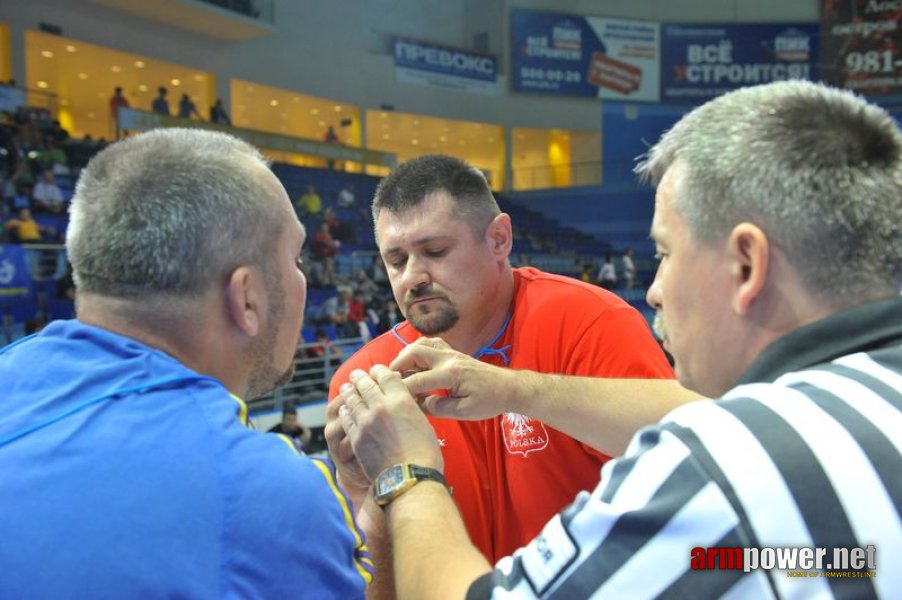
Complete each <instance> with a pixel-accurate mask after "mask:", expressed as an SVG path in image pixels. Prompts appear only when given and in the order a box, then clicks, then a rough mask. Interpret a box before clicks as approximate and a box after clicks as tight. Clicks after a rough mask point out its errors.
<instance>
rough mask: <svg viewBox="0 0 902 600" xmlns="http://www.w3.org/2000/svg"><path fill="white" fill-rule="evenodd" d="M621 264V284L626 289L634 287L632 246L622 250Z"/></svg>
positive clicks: (634, 267)
mask: <svg viewBox="0 0 902 600" xmlns="http://www.w3.org/2000/svg"><path fill="white" fill-rule="evenodd" d="M621 265H622V266H623V284H624V286H625V287H626V289H628V290H631V289H633V288H634V287H636V263H635V262H633V249H632V248H627V249H626V250H625V251H624V252H623V257H622V258H621Z"/></svg>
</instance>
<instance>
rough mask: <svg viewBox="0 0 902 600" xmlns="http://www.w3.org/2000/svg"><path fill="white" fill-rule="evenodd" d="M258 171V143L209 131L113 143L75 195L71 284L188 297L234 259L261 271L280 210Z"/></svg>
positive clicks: (125, 293)
mask: <svg viewBox="0 0 902 600" xmlns="http://www.w3.org/2000/svg"><path fill="white" fill-rule="evenodd" d="M258 167H259V168H258ZM264 169H265V170H268V166H267V163H266V161H265V160H264V159H263V157H262V156H261V155H260V153H259V152H258V151H257V150H256V149H255V148H253V147H252V146H250V145H249V144H247V143H245V142H243V141H241V140H239V139H237V138H235V137H233V136H230V135H226V134H223V133H218V132H213V131H203V130H199V129H178V128H173V129H157V130H154V131H151V132H148V133H143V134H140V135H137V136H135V137H132V138H128V139H125V140H122V141H120V142H117V143H115V144H113V145H111V146H109V147H108V148H106V149H105V150H104V151H103V152H101V153H99V154H98V155H97V156H95V157H94V158H93V159H92V160H91V162H90V163H89V164H88V166H87V167H86V168H85V170H84V171H83V172H82V174H81V177H80V178H79V180H78V184H77V186H76V188H75V195H74V196H73V198H72V206H71V208H70V212H71V224H70V227H69V232H68V236H67V240H66V250H67V252H68V254H69V260H70V261H71V263H72V267H73V276H74V279H75V283H76V287H77V289H78V290H79V291H84V292H89V293H96V294H103V295H108V296H117V297H124V298H133V297H145V296H146V295H148V294H163V295H166V296H179V297H184V298H190V297H194V296H197V295H199V294H201V293H202V292H203V291H205V290H207V289H208V288H209V287H210V286H211V285H215V284H218V283H220V282H222V281H223V278H224V277H227V276H228V274H229V273H230V272H231V271H232V270H234V269H235V268H236V267H237V266H239V265H242V264H252V265H258V266H260V267H262V268H263V269H264V271H265V270H266V268H267V264H266V263H267V261H268V260H269V259H270V258H271V257H272V255H273V253H274V251H275V240H276V239H277V238H278V237H279V235H280V234H281V231H282V228H283V226H284V224H283V222H282V221H283V218H284V212H282V211H283V210H284V209H282V210H280V207H279V204H278V202H276V201H275V198H276V191H275V190H274V189H271V187H270V186H268V185H266V183H265V180H264V179H263V178H261V173H264V172H265V171H264Z"/></svg>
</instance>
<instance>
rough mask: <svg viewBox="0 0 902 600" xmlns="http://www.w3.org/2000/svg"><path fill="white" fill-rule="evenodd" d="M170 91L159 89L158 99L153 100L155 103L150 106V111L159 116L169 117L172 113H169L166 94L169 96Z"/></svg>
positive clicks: (163, 88)
mask: <svg viewBox="0 0 902 600" xmlns="http://www.w3.org/2000/svg"><path fill="white" fill-rule="evenodd" d="M168 93H169V92H168V90H167V89H166V88H165V87H163V86H160V87H158V88H157V97H156V98H154V99H153V102H152V103H151V105H150V110H151V111H153V112H155V113H156V114H158V115H163V116H166V117H168V116H169V115H171V114H172V113H170V112H169V100H167V99H166V94H168Z"/></svg>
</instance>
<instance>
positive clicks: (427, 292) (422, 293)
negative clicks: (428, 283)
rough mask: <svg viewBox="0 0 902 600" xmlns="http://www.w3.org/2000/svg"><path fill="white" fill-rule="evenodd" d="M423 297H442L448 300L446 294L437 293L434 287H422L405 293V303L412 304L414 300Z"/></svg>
mask: <svg viewBox="0 0 902 600" xmlns="http://www.w3.org/2000/svg"><path fill="white" fill-rule="evenodd" d="M423 298H440V299H443V300H447V298H445V296H444V294H439V293H437V292H436V291H435V290H434V289H433V288H432V287H420V288H416V289H412V290H410V291H408V292H407V293H406V294H404V304H406V305H407V306H410V305H411V304H412V303H413V302H414V301H416V300H421V299H423Z"/></svg>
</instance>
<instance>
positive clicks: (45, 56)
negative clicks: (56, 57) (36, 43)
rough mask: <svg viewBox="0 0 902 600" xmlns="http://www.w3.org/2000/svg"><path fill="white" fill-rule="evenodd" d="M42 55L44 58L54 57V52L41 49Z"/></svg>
mask: <svg viewBox="0 0 902 600" xmlns="http://www.w3.org/2000/svg"><path fill="white" fill-rule="evenodd" d="M41 56H43V57H44V58H53V52H51V51H50V50H41Z"/></svg>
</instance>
